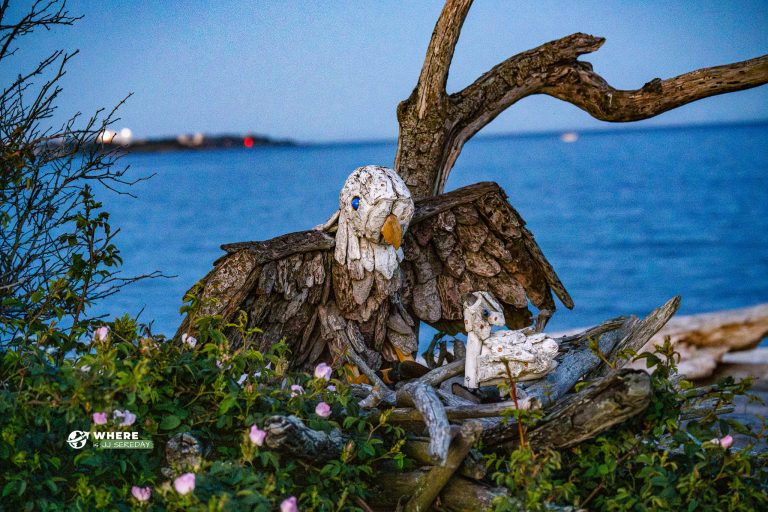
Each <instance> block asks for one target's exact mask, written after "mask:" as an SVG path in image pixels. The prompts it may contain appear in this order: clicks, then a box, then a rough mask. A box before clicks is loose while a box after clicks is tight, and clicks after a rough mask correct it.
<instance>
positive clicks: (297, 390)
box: [291, 384, 304, 397]
mask: <svg viewBox="0 0 768 512" xmlns="http://www.w3.org/2000/svg"><path fill="white" fill-rule="evenodd" d="M303 394H304V388H303V387H301V386H299V385H298V384H294V385H292V386H291V396H292V397H294V396H299V395H303Z"/></svg>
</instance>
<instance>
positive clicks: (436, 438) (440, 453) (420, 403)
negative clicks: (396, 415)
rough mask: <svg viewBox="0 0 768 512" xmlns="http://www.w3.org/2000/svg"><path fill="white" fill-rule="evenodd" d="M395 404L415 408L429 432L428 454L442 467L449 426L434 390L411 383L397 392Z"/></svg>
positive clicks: (422, 383) (419, 382) (447, 444)
mask: <svg viewBox="0 0 768 512" xmlns="http://www.w3.org/2000/svg"><path fill="white" fill-rule="evenodd" d="M397 404H398V405H410V406H412V407H415V408H416V409H415V410H416V412H417V413H418V415H419V417H420V418H421V419H422V420H423V421H424V423H426V425H427V430H428V431H429V453H430V455H431V457H432V460H433V461H434V462H436V463H437V464H438V465H439V466H444V465H445V464H446V463H447V457H448V447H449V446H450V444H451V425H450V423H448V417H447V416H446V411H445V408H444V407H443V404H442V402H440V398H439V397H438V396H437V392H435V389H434V388H433V387H432V386H430V385H429V384H426V383H424V382H421V381H418V380H416V381H411V382H409V383H407V384H406V385H404V386H403V387H401V388H400V389H399V390H397ZM411 410H413V409H411ZM390 418H391V417H390Z"/></svg>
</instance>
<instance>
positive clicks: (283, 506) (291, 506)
mask: <svg viewBox="0 0 768 512" xmlns="http://www.w3.org/2000/svg"><path fill="white" fill-rule="evenodd" d="M280 512H299V505H298V503H297V502H296V496H291V497H290V498H286V499H284V500H283V502H282V503H280Z"/></svg>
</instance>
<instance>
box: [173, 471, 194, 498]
mask: <svg viewBox="0 0 768 512" xmlns="http://www.w3.org/2000/svg"><path fill="white" fill-rule="evenodd" d="M173 488H174V489H176V492H177V493H179V494H189V493H190V492H192V491H194V490H195V474H194V473H184V474H183V475H181V476H180V477H178V478H177V479H176V480H174V481H173Z"/></svg>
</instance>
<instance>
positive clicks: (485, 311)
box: [483, 309, 491, 318]
mask: <svg viewBox="0 0 768 512" xmlns="http://www.w3.org/2000/svg"><path fill="white" fill-rule="evenodd" d="M483 316H484V317H485V318H488V317H489V316H491V312H490V311H488V310H487V309H483Z"/></svg>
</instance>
